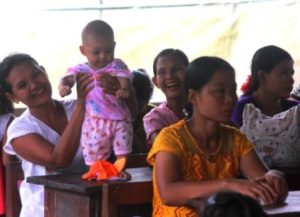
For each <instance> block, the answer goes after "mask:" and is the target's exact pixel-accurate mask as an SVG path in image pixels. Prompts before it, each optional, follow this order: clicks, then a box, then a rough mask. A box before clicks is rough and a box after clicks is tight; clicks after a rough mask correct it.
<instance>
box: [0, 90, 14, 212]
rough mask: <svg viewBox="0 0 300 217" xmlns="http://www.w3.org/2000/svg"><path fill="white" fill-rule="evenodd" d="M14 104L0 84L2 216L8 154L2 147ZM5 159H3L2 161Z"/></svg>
mask: <svg viewBox="0 0 300 217" xmlns="http://www.w3.org/2000/svg"><path fill="white" fill-rule="evenodd" d="M13 118H14V115H13V105H12V103H11V102H10V101H9V99H7V97H6V96H5V94H4V92H3V91H2V88H1V86H0V144H1V150H0V153H1V157H2V159H1V163H0V216H2V215H3V216H4V213H5V200H4V195H5V186H4V167H3V163H5V162H6V161H7V158H8V157H7V155H6V154H5V153H3V151H2V147H3V145H4V144H5V141H6V130H7V127H8V126H9V124H10V123H11V121H12V120H13ZM2 160H3V161H2Z"/></svg>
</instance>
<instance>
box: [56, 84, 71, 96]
mask: <svg viewBox="0 0 300 217" xmlns="http://www.w3.org/2000/svg"><path fill="white" fill-rule="evenodd" d="M71 92H72V90H71V88H70V87H69V86H65V85H59V95H60V96H61V97H64V96H67V95H69V94H70V93H71Z"/></svg>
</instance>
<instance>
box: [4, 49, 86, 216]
mask: <svg viewBox="0 0 300 217" xmlns="http://www.w3.org/2000/svg"><path fill="white" fill-rule="evenodd" d="M76 80H77V100H76V101H74V100H70V101H57V100H54V99H53V98H52V87H51V84H50V82H49V80H48V76H47V74H46V72H45V70H44V68H43V67H41V66H40V65H39V64H38V63H37V61H36V60H35V59H33V58H32V57H31V56H29V55H27V54H13V55H10V56H8V57H6V58H4V59H3V61H2V63H1V64H0V85H1V89H2V91H3V92H4V93H5V94H6V96H7V97H8V98H9V99H10V100H11V101H12V102H15V103H18V102H22V103H23V104H25V105H26V106H27V110H26V111H24V112H23V113H22V115H21V116H19V117H17V118H15V119H14V120H13V122H12V123H11V124H10V126H9V128H8V131H7V142H6V144H5V145H4V151H5V152H7V153H8V154H12V155H17V156H18V158H19V159H20V160H21V162H22V169H23V173H24V177H25V180H26V178H27V177H29V176H41V175H49V174H57V173H74V172H83V171H84V170H85V169H86V168H85V165H84V161H83V157H82V153H81V150H80V148H79V141H80V132H81V125H82V122H83V119H84V111H85V106H84V105H85V97H86V94H87V93H88V92H89V91H90V90H91V88H92V86H91V85H92V77H91V76H90V75H89V74H82V73H80V74H79V75H78V76H77V78H76ZM20 196H21V202H22V209H21V214H20V217H29V216H35V217H42V216H44V188H43V186H41V185H35V184H30V183H27V182H26V181H23V182H22V183H21V185H20Z"/></svg>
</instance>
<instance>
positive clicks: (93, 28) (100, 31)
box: [81, 20, 114, 41]
mask: <svg viewBox="0 0 300 217" xmlns="http://www.w3.org/2000/svg"><path fill="white" fill-rule="evenodd" d="M91 34H92V35H95V36H101V37H106V38H112V39H114V31H113V29H112V27H111V26H110V25H109V24H108V23H106V22H105V21H103V20H93V21H91V22H89V23H88V24H87V25H86V26H85V27H84V28H83V30H82V33H81V38H82V41H84V40H85V38H86V36H87V35H91Z"/></svg>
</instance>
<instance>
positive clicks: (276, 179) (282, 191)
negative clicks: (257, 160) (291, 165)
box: [263, 170, 288, 203]
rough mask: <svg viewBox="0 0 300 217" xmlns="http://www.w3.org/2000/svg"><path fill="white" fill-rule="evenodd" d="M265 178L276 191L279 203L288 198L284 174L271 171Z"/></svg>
mask: <svg viewBox="0 0 300 217" xmlns="http://www.w3.org/2000/svg"><path fill="white" fill-rule="evenodd" d="M263 178H264V179H265V181H266V182H267V183H268V184H269V185H270V186H271V187H272V188H273V189H274V190H275V192H276V194H277V195H278V196H277V202H278V203H280V202H283V201H284V200H285V199H286V197H287V196H288V186H287V183H286V180H285V178H284V176H283V174H282V173H281V172H279V171H274V170H270V171H269V172H267V173H266V174H265V175H264V176H263Z"/></svg>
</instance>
